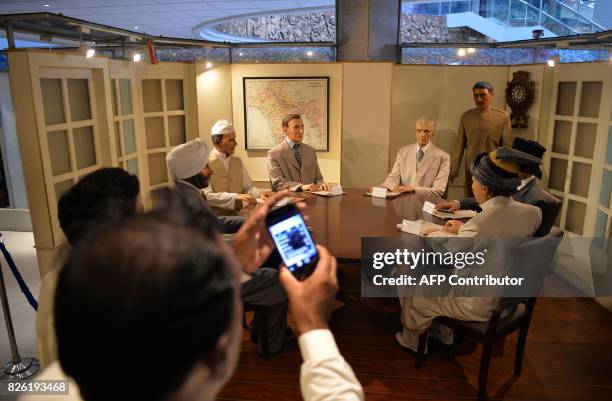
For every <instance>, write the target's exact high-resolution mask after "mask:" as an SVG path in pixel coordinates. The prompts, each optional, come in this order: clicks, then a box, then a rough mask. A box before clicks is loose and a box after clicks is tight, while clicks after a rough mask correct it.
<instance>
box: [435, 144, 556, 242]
mask: <svg viewBox="0 0 612 401" xmlns="http://www.w3.org/2000/svg"><path fill="white" fill-rule="evenodd" d="M512 148H513V149H516V150H520V151H521V152H525V153H528V154H530V155H533V156H535V157H537V158H538V159H540V160H541V159H542V156H544V152H546V148H545V147H543V146H542V145H540V144H539V143H538V142H536V141H532V140H529V139H523V138H514V142H513V144H512ZM520 168H521V171H520V172H519V178H520V179H521V184H520V185H519V187H518V188H517V189H518V190H517V192H516V193H515V194H514V195H512V198H513V199H514V200H515V201H517V202H521V203H527V204H529V205H534V206H537V207H539V208H540V210H541V211H542V224H541V225H540V227H538V230H537V231H536V233H535V236H536V237H542V236H544V235H546V234H548V233H549V232H550V229H551V227H552V226H553V224H554V223H555V219H556V218H557V214H559V210H560V209H561V205H562V203H561V201H560V200H559V199H557V198H555V197H554V196H552V195H551V194H549V193H548V192H546V191H544V190H543V189H542V188H540V186H539V185H538V182H537V180H536V177H537V178H538V179H541V178H542V171H541V170H540V168H539V167H538V166H534V165H521V166H520ZM436 207H437V208H438V209H440V208H442V209H450V210H457V209H471V210H476V211H478V212H480V210H481V209H480V206H479V205H478V202H477V201H476V199H474V198H465V199H462V200H460V201H453V202H443V203H440V204H438V205H436Z"/></svg>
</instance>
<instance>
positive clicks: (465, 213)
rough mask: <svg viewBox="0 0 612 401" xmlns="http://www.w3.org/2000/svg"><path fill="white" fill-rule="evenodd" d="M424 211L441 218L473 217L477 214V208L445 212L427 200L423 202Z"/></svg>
mask: <svg viewBox="0 0 612 401" xmlns="http://www.w3.org/2000/svg"><path fill="white" fill-rule="evenodd" d="M423 211H424V212H425V213H427V214H431V215H432V216H436V217H439V218H441V219H454V220H456V219H471V218H472V217H474V216H476V214H477V213H476V211H475V210H456V211H454V212H443V211H441V210H436V205H435V204H433V203H431V202H425V203H424V204H423Z"/></svg>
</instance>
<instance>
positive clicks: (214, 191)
mask: <svg viewBox="0 0 612 401" xmlns="http://www.w3.org/2000/svg"><path fill="white" fill-rule="evenodd" d="M210 134H211V137H212V141H213V144H214V145H215V148H214V149H213V150H212V152H210V157H209V159H208V166H209V167H210V168H211V169H212V170H213V171H214V173H215V174H214V175H212V176H211V177H210V184H209V185H208V186H207V187H206V188H204V190H203V191H204V195H205V196H206V202H207V203H208V206H210V208H211V209H212V210H213V211H214V212H215V214H216V215H217V216H235V215H236V214H237V211H238V210H240V209H242V207H243V206H244V205H243V204H244V203H246V204H251V203H255V199H256V198H257V197H259V196H261V197H263V198H265V197H267V196H269V195H270V193H271V192H270V191H262V190H260V189H259V188H256V187H255V186H253V182H252V181H251V177H250V176H249V173H248V171H247V170H246V169H245V168H244V164H243V163H242V160H240V158H239V157H237V156H234V151H235V150H236V145H237V144H238V143H237V142H236V131H235V130H234V126H233V125H232V123H230V122H229V121H227V120H219V121H217V122H216V123H215V124H214V125H213V127H212V129H211V132H210Z"/></svg>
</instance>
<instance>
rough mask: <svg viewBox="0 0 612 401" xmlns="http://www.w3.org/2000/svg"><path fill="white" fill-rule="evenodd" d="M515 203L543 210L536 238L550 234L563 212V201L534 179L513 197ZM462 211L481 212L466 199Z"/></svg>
mask: <svg viewBox="0 0 612 401" xmlns="http://www.w3.org/2000/svg"><path fill="white" fill-rule="evenodd" d="M512 198H514V200H515V201H518V202H522V203H527V204H529V205H533V206H537V207H539V208H540V210H542V224H540V227H539V228H538V230H537V231H536V233H535V236H536V237H542V236H544V235H546V234H548V233H549V232H550V229H551V228H552V226H553V224H554V223H555V219H556V218H557V215H558V214H559V210H561V204H562V203H561V201H560V200H559V199H557V198H555V197H554V196H552V195H551V194H549V193H548V192H546V191H544V190H543V189H542V188H540V186H539V185H538V183H537V179H535V178H534V179H533V180H531V181H529V182H528V183H527V185H525V186H524V187H523V188H521V189H520V190H519V191H518V192H517V193H515V194H514V195H512ZM459 204H460V205H461V206H460V208H461V209H471V210H476V211H477V212H480V210H481V209H480V206H478V202H476V199H474V198H465V199H462V200H460V201H459Z"/></svg>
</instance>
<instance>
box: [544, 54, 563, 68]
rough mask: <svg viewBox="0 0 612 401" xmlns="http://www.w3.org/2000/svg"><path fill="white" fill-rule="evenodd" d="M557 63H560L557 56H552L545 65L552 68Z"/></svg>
mask: <svg viewBox="0 0 612 401" xmlns="http://www.w3.org/2000/svg"><path fill="white" fill-rule="evenodd" d="M559 62H561V58H560V57H559V56H552V57H551V58H549V59H548V61H546V64H548V66H549V67H554V66H555V65H557V63H559Z"/></svg>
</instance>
